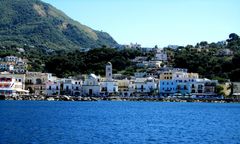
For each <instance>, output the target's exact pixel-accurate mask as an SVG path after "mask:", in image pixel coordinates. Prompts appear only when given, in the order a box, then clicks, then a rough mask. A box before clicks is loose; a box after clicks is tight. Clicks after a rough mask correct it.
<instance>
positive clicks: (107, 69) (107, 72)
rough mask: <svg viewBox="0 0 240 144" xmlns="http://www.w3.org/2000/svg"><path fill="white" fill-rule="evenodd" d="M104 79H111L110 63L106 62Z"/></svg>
mask: <svg viewBox="0 0 240 144" xmlns="http://www.w3.org/2000/svg"><path fill="white" fill-rule="evenodd" d="M106 81H112V64H111V62H108V63H107V65H106Z"/></svg>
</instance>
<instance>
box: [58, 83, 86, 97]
mask: <svg viewBox="0 0 240 144" xmlns="http://www.w3.org/2000/svg"><path fill="white" fill-rule="evenodd" d="M60 81H61V85H62V93H63V94H64V95H71V96H81V94H82V83H83V82H82V80H75V79H61V80H60Z"/></svg>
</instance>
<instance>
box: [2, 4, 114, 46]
mask: <svg viewBox="0 0 240 144" xmlns="http://www.w3.org/2000/svg"><path fill="white" fill-rule="evenodd" d="M0 4H1V6H0V10H1V11H2V12H1V13H0V17H1V20H0V44H2V45H6V44H17V45H33V46H35V47H45V48H50V49H54V50H56V49H70V50H71V49H79V48H97V47H102V46H103V45H105V46H108V47H114V46H115V45H117V42H116V41H115V40H114V39H113V38H112V37H111V36H110V35H109V34H108V33H106V32H100V31H97V30H93V29H91V28H90V27H88V26H86V25H83V24H81V23H80V22H77V21H75V20H73V19H72V18H70V17H68V16H67V15H66V14H65V13H64V12H62V11H60V10H58V9H56V8H55V7H54V6H52V5H50V4H47V3H45V2H42V1H40V0H0Z"/></svg>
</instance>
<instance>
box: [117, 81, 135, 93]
mask: <svg viewBox="0 0 240 144" xmlns="http://www.w3.org/2000/svg"><path fill="white" fill-rule="evenodd" d="M117 84H118V91H119V95H120V96H122V97H130V96H133V94H134V92H135V84H134V81H131V80H128V79H123V80H117Z"/></svg>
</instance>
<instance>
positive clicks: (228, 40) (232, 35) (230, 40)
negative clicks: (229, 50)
mask: <svg viewBox="0 0 240 144" xmlns="http://www.w3.org/2000/svg"><path fill="white" fill-rule="evenodd" d="M238 39H239V36H238V35H237V34H235V33H231V34H230V35H229V39H227V42H232V41H237V40H238Z"/></svg>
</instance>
